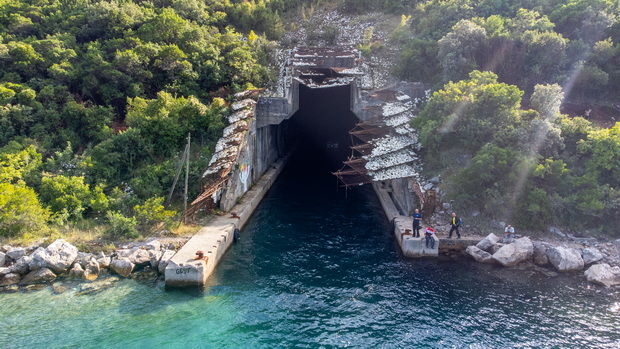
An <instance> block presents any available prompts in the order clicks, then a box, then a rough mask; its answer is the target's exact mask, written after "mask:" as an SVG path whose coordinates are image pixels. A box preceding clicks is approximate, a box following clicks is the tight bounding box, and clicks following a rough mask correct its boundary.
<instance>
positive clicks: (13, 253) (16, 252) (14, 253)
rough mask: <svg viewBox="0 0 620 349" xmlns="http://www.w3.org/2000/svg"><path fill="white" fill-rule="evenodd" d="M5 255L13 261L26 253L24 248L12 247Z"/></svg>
mask: <svg viewBox="0 0 620 349" xmlns="http://www.w3.org/2000/svg"><path fill="white" fill-rule="evenodd" d="M6 255H7V256H8V257H9V258H11V259H12V260H14V261H17V260H18V259H20V258H22V257H23V256H25V255H26V249H25V248H23V247H12V248H11V249H10V250H8V251H7V252H6Z"/></svg>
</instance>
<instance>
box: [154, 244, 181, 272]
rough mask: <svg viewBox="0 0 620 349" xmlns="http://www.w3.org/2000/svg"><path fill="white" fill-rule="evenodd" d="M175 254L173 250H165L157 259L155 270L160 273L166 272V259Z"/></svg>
mask: <svg viewBox="0 0 620 349" xmlns="http://www.w3.org/2000/svg"><path fill="white" fill-rule="evenodd" d="M175 254H176V252H175V251H173V250H165V251H164V253H163V254H162V255H161V258H160V259H159V265H158V266H157V270H158V271H159V273H160V274H163V273H165V272H166V266H168V261H169V260H170V258H172V257H173V256H174V255H175Z"/></svg>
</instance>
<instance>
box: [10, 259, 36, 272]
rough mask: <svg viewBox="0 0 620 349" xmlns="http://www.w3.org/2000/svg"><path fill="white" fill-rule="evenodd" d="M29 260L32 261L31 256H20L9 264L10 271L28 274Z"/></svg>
mask: <svg viewBox="0 0 620 349" xmlns="http://www.w3.org/2000/svg"><path fill="white" fill-rule="evenodd" d="M30 262H32V257H30V256H22V257H21V258H20V259H18V260H17V262H15V264H13V265H12V266H11V273H17V274H20V275H26V274H28V272H29V271H30Z"/></svg>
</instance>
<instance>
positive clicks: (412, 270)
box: [0, 155, 620, 348]
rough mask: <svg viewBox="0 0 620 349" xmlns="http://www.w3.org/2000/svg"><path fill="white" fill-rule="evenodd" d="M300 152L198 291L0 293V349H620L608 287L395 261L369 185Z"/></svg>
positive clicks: (124, 286)
mask: <svg viewBox="0 0 620 349" xmlns="http://www.w3.org/2000/svg"><path fill="white" fill-rule="evenodd" d="M300 159H301V160H300ZM302 160H303V161H302ZM308 160H309V158H308V155H305V156H304V157H302V158H297V160H296V161H293V163H292V164H290V166H288V167H287V169H286V170H285V173H284V174H283V176H282V177H281V178H280V179H279V180H278V181H277V183H276V185H275V186H274V188H272V190H271V191H270V193H269V194H268V196H267V197H266V198H265V200H264V201H263V203H262V204H261V206H260V208H259V210H258V211H257V212H256V214H255V215H254V217H253V219H252V220H251V222H250V223H249V224H248V226H247V227H246V228H245V229H244V230H243V232H242V239H241V241H240V242H239V243H237V244H236V245H234V246H233V247H232V249H231V250H230V251H229V252H228V254H227V255H226V256H225V259H224V261H223V264H221V266H220V268H219V270H218V271H217V273H216V275H215V276H214V277H213V278H212V280H211V285H209V287H207V288H206V289H205V290H192V291H165V290H164V289H163V285H162V283H161V281H152V280H151V281H149V280H147V281H135V280H121V281H119V282H118V283H117V284H116V286H114V287H112V288H108V289H106V290H104V291H102V292H100V293H97V294H91V295H79V294H78V292H77V288H70V289H69V290H68V291H66V292H64V293H61V294H54V293H53V292H52V290H51V288H50V287H46V288H44V289H43V290H40V291H32V292H18V293H11V294H7V293H2V294H0V302H1V308H0V309H1V310H0V348H331V347H361V348H434V347H468V348H489V347H493V348H506V347H521V348H523V347H526V348H529V347H533V348H551V347H558V348H576V347H582V348H583V347H608V348H611V347H614V348H617V347H620V333H619V328H620V312H618V310H617V308H618V306H619V304H620V297H619V296H618V293H617V291H611V290H605V289H603V288H599V287H589V286H588V285H587V283H586V282H585V280H583V278H581V277H579V276H574V275H560V276H557V277H554V278H549V277H545V276H542V275H539V274H536V273H533V272H529V271H522V270H508V269H503V268H498V267H493V266H487V265H482V264H476V263H472V262H470V261H468V260H467V259H461V258H459V259H425V260H408V259H404V258H402V256H400V255H399V254H398V252H397V245H396V244H395V242H394V240H393V239H392V237H391V236H390V234H389V233H388V229H389V224H388V222H387V221H386V218H385V217H384V216H383V214H382V213H381V210H380V206H379V203H378V202H377V200H376V198H375V197H374V194H373V193H372V191H371V188H369V187H361V188H357V189H356V190H354V191H349V192H348V194H347V197H345V193H344V191H342V190H340V191H336V181H335V179H334V178H333V177H331V176H330V175H327V176H318V175H315V177H312V178H313V179H312V180H309V177H308V174H315V171H317V170H320V169H317V168H314V167H310V166H307V165H308V163H309V161H308ZM317 176H318V177H319V178H323V179H322V180H318V181H317V180H316V178H317ZM614 292H615V293H614Z"/></svg>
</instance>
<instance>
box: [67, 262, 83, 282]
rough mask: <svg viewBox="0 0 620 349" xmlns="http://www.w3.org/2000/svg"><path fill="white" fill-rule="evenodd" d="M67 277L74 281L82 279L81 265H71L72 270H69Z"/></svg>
mask: <svg viewBox="0 0 620 349" xmlns="http://www.w3.org/2000/svg"><path fill="white" fill-rule="evenodd" d="M69 276H70V277H73V278H76V279H81V278H83V277H84V268H82V265H81V264H80V263H74V264H73V268H71V270H69Z"/></svg>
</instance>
